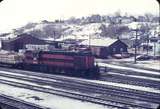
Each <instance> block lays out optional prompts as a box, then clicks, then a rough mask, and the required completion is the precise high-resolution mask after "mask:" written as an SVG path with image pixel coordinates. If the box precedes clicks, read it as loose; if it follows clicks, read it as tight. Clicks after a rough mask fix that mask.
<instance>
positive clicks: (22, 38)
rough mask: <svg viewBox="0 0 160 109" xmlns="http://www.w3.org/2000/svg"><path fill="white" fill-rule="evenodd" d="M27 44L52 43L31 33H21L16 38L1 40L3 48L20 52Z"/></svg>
mask: <svg viewBox="0 0 160 109" xmlns="http://www.w3.org/2000/svg"><path fill="white" fill-rule="evenodd" d="M27 44H35V45H45V44H51V43H50V42H48V41H46V40H42V39H39V38H36V37H34V36H32V35H29V34H21V35H18V36H17V37H16V38H12V39H8V40H3V41H2V42H1V49H3V50H7V51H16V52H18V51H19V50H20V49H25V46H26V45H27Z"/></svg>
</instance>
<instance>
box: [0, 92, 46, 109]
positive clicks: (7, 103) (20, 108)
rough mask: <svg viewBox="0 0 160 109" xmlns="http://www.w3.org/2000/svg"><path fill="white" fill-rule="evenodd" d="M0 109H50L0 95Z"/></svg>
mask: <svg viewBox="0 0 160 109" xmlns="http://www.w3.org/2000/svg"><path fill="white" fill-rule="evenodd" d="M0 104H1V105H0V107H1V108H2V105H3V107H4V108H5V107H8V108H10V109H49V108H46V107H42V106H38V105H35V104H32V103H29V102H25V101H23V100H19V99H16V98H13V97H10V96H6V95H1V94H0Z"/></svg>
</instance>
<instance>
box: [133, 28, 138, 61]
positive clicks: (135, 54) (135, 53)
mask: <svg viewBox="0 0 160 109" xmlns="http://www.w3.org/2000/svg"><path fill="white" fill-rule="evenodd" d="M137 44H138V43H137V28H136V39H135V52H134V63H135V64H136V63H137Z"/></svg>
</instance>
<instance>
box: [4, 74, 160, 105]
mask: <svg viewBox="0 0 160 109" xmlns="http://www.w3.org/2000/svg"><path fill="white" fill-rule="evenodd" d="M24 72H26V71H22V73H23V74H24ZM19 74H20V73H19ZM28 75H29V74H28ZM30 76H31V75H30ZM32 76H33V75H32ZM36 76H40V74H39V73H36ZM16 77H17V76H16ZM41 77H43V78H44V75H43V76H42V75H41ZM53 77H54V76H52V78H51V77H50V78H49V77H47V78H48V79H53ZM13 78H14V77H13ZM20 78H22V77H20ZM20 78H17V79H20ZM54 78H56V80H59V81H62V80H63V81H65V82H64V83H66V81H68V82H69V83H71V81H72V83H74V82H75V81H73V80H70V81H69V80H68V78H62V77H61V78H60V77H54ZM24 79H26V78H23V80H24ZM33 80H35V78H34V79H33V78H32V79H30V81H32V82H33ZM3 81H4V80H3ZM37 81H42V80H37ZM34 82H36V81H34ZM43 82H46V80H45V81H43ZM76 82H78V83H79V84H80V83H81V87H82V86H83V87H84V85H86V84H87V87H88V88H89V89H90V88H91V90H92V93H93V89H94V90H96V91H97V90H100V89H101V91H99V92H97V93H101V94H104V96H101V97H96V99H94V101H93V100H91V98H88V96H87V98H86V96H85V97H84V95H83V98H85V99H86V100H84V99H81V100H83V101H90V102H94V103H97V101H101V102H98V103H97V104H103V105H112V104H113V102H114V103H116V104H117V103H120V104H118V105H116V106H117V107H118V108H122V107H120V106H119V105H121V104H123V107H126V106H127V107H128V106H131V107H141V108H149V107H146V106H143V105H138V104H133V102H132V101H131V100H133V99H136V98H137V99H138V98H139V99H140V98H141V97H139V96H137V97H136V96H135V95H134V96H133V95H132V96H131V95H130V94H129V93H128V97H127V96H124V95H127V93H125V94H124V93H122V91H119V93H121V94H119V96H117V97H116V98H115V96H116V95H115V94H117V95H118V93H113V92H114V91H117V90H115V89H114V91H113V90H110V92H109V90H108V89H106V87H105V88H102V87H99V85H97V86H96V84H94V85H93V84H91V83H85V84H84V82H82V81H80V80H79V81H77V80H76ZM64 83H63V84H64ZM69 83H68V85H66V84H65V85H63V86H62V83H59V84H58V83H55V84H53V82H52V83H51V82H49V81H48V82H47V84H52V85H54V86H55V85H57V86H61V87H64V86H70V85H72V86H74V88H75V87H76V85H74V84H69ZM16 84H17V83H16ZM41 84H44V83H41ZM88 84H90V85H88ZM90 86H92V87H90ZM93 86H94V88H93ZM34 87H35V86H34ZM78 87H80V86H77V87H76V88H78ZM95 88H99V89H95ZM72 89H73V87H72ZM84 89H86V87H84V88H83V91H84ZM102 89H103V90H102ZM79 90H82V88H80V89H79ZM91 90H87V91H88V92H89V91H91ZM38 91H39V90H38ZM85 91H86V90H85ZM123 91H124V90H123ZM102 92H103V93H102ZM104 92H105V93H104ZM106 92H108V93H106ZM47 93H48V92H47ZM94 93H95V92H94ZM130 93H131V92H130ZM108 94H109V95H110V96H113V95H114V99H113V97H109V96H107V95H108ZM133 94H134V93H133ZM72 95H73V94H72ZM142 95H143V94H142ZM146 95H147V94H145V95H143V97H145V96H146ZM61 96H62V95H61ZM63 96H64V95H63ZM120 96H121V97H123V98H127V101H126V100H125V99H119V98H118V97H120ZM130 96H131V97H130ZM91 97H93V96H91ZM103 97H106V98H107V99H106V98H103ZM148 97H149V98H148V100H149V99H151V100H150V102H151V101H152V102H155V103H159V102H158V101H159V100H160V99H159V98H156V96H148ZM71 98H72V97H71ZM74 98H76V99H78V98H80V97H74ZM153 98H154V99H157V100H158V101H156V100H153ZM92 99H93V98H92ZM98 99H99V100H98ZM141 100H142V101H147V99H141ZM95 101H96V102H95ZM104 101H105V102H107V103H104ZM109 101H110V102H111V104H108V102H109ZM118 101H121V102H118ZM110 102H109V103H110Z"/></svg>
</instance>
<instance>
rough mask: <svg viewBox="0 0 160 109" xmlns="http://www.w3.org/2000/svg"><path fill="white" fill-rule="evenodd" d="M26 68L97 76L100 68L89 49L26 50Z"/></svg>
mask: <svg viewBox="0 0 160 109" xmlns="http://www.w3.org/2000/svg"><path fill="white" fill-rule="evenodd" d="M23 66H24V69H27V70H38V71H42V72H49V73H61V74H66V75H71V76H81V77H86V78H97V77H98V76H99V68H98V66H97V65H95V64H94V56H93V55H92V54H91V52H89V51H63V50H58V51H57V50H55V51H39V52H36V51H26V52H25V53H24V61H23Z"/></svg>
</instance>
